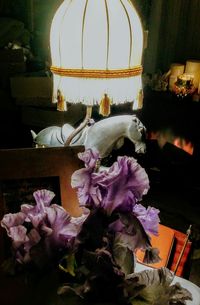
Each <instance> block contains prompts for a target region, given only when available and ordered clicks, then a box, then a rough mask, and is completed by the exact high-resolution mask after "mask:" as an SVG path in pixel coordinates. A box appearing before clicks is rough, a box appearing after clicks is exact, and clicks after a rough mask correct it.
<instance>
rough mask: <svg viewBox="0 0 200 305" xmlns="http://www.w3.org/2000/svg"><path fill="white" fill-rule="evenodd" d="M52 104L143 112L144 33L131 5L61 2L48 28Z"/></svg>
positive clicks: (120, 0) (114, 0) (122, 1)
mask: <svg viewBox="0 0 200 305" xmlns="http://www.w3.org/2000/svg"><path fill="white" fill-rule="evenodd" d="M50 47H51V58H52V66H51V71H52V73H53V102H55V103H57V109H58V110H61V111H63V110H66V103H67V102H68V103H72V104H74V103H82V104H84V105H86V106H87V114H86V118H85V122H87V120H88V118H89V117H91V112H92V106H93V105H99V106H100V113H101V114H102V115H104V116H108V115H109V114H110V105H111V104H120V103H126V102H132V103H133V109H138V108H141V107H142V99H143V96H142V81H141V74H142V66H141V60H142V51H143V29H142V25H141V21H140V18H139V16H138V14H137V12H136V10H135V8H134V6H133V5H132V3H131V1H130V0H64V1H63V3H62V4H61V5H60V7H59V8H58V10H57V12H56V14H55V16H54V18H53V21H52V26H51V31H50Z"/></svg>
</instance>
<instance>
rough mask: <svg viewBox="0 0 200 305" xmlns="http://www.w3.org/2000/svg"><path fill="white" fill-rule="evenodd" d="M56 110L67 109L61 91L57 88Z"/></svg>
mask: <svg viewBox="0 0 200 305" xmlns="http://www.w3.org/2000/svg"><path fill="white" fill-rule="evenodd" d="M57 110H58V111H66V110H67V104H66V102H65V100H64V96H63V95H62V93H61V91H60V90H59V89H58V91H57Z"/></svg>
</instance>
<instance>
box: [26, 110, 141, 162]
mask: <svg viewBox="0 0 200 305" xmlns="http://www.w3.org/2000/svg"><path fill="white" fill-rule="evenodd" d="M73 131H74V128H73V127H72V126H71V125H69V124H65V125H63V126H62V127H57V126H51V127H47V128H45V129H43V130H41V131H40V132H39V133H38V134H37V135H36V134H35V133H34V132H33V131H31V133H32V136H33V140H34V142H35V143H36V145H37V146H64V145H65V142H66V140H67V138H68V137H69V135H70V134H71V133H72V132H73ZM145 131H146V129H145V127H144V125H143V124H142V122H141V121H140V120H139V119H138V118H137V117H136V115H119V116H113V117H109V118H106V119H102V120H100V121H98V122H96V123H94V124H92V125H90V126H86V127H85V128H84V129H83V130H82V131H81V132H80V133H78V134H77V135H76V136H75V137H74V138H73V139H72V141H71V143H70V146H75V145H84V146H85V149H88V148H92V149H96V150H98V151H99V154H100V157H101V158H104V157H107V156H108V155H109V154H110V153H111V151H112V150H113V149H119V148H120V147H122V145H123V144H124V138H128V139H129V140H130V141H131V142H132V143H133V144H134V145H135V152H136V153H145V150H146V145H145V143H144V142H143V139H142V136H143V134H144V132H145Z"/></svg>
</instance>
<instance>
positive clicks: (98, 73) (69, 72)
mask: <svg viewBox="0 0 200 305" xmlns="http://www.w3.org/2000/svg"><path fill="white" fill-rule="evenodd" d="M51 71H52V72H53V73H54V74H57V75H60V76H68V77H80V78H81V77H86V78H121V77H123V78H124V77H132V76H137V75H141V74H142V66H136V67H133V68H131V69H119V70H90V69H65V68H59V67H55V66H52V67H51Z"/></svg>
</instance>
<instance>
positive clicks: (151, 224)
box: [133, 204, 160, 235]
mask: <svg viewBox="0 0 200 305" xmlns="http://www.w3.org/2000/svg"><path fill="white" fill-rule="evenodd" d="M133 213H134V214H135V215H136V217H137V218H138V219H139V221H140V222H141V224H142V225H143V227H144V229H145V231H147V232H148V233H151V234H154V235H158V224H159V222H160V218H159V216H158V214H159V213H160V211H159V210H158V209H155V208H154V207H148V208H147V209H146V208H145V207H144V206H143V205H142V204H136V205H135V206H134V207H133Z"/></svg>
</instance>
